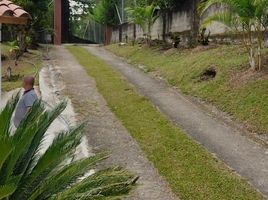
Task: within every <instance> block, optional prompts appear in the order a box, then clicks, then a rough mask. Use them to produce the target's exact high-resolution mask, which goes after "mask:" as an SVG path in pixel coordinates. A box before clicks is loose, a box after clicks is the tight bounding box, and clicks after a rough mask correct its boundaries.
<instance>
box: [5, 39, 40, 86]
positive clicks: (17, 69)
mask: <svg viewBox="0 0 268 200" xmlns="http://www.w3.org/2000/svg"><path fill="white" fill-rule="evenodd" d="M9 49H10V47H9V46H8V45H7V44H2V46H1V50H2V54H3V55H5V57H6V59H5V60H4V61H3V62H2V64H3V71H2V73H3V76H4V77H5V76H6V72H7V68H8V66H11V69H12V76H13V78H12V80H11V81H8V80H7V79H6V78H4V79H3V90H4V91H10V90H13V89H16V88H20V87H21V83H22V79H23V77H24V76H28V75H31V76H34V75H35V74H36V73H37V72H38V71H39V69H40V68H41V63H42V56H41V53H40V51H39V50H29V52H27V53H24V54H23V55H22V56H21V57H20V58H19V60H18V65H17V66H15V64H14V60H10V58H9V56H8V55H9ZM33 64H34V65H35V66H34V65H33ZM37 78H38V77H37ZM36 83H38V81H36Z"/></svg>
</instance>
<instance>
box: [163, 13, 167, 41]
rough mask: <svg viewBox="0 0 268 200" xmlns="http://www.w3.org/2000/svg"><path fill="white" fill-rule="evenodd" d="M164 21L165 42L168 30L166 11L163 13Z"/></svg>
mask: <svg viewBox="0 0 268 200" xmlns="http://www.w3.org/2000/svg"><path fill="white" fill-rule="evenodd" d="M162 19H163V32H162V39H163V41H164V42H165V41H166V29H167V13H166V11H163V15H162Z"/></svg>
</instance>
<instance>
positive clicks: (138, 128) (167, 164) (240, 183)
mask: <svg viewBox="0 0 268 200" xmlns="http://www.w3.org/2000/svg"><path fill="white" fill-rule="evenodd" d="M66 48H67V49H68V50H69V51H70V52H71V53H72V54H73V55H74V56H75V58H76V59H77V60H78V61H79V63H80V64H81V65H82V66H83V67H84V68H85V69H86V71H87V72H88V74H89V75H90V76H92V77H94V78H95V80H96V83H97V87H98V90H99V91H100V93H101V94H102V95H103V96H104V98H105V99H106V101H107V103H108V105H109V107H110V108H111V110H112V111H113V112H114V113H115V114H116V116H117V117H118V118H119V119H120V120H121V121H122V123H123V125H124V126H125V127H126V128H127V129H128V130H129V132H130V133H131V134H132V136H133V137H134V138H135V139H136V140H137V142H138V143H139V145H140V147H141V149H142V150H143V151H144V153H145V154H146V156H147V158H148V159H149V160H150V161H152V162H153V164H154V166H155V167H156V168H157V169H158V171H159V173H160V174H161V175H162V176H163V177H165V178H166V180H167V181H168V182H169V184H170V187H171V188H172V190H173V191H174V193H175V194H176V195H178V196H179V197H180V198H181V199H185V200H191V199H193V200H197V199H198V200H231V199H236V200H256V199H262V197H261V195H260V194H259V193H258V192H257V191H256V190H254V189H253V188H252V187H251V186H250V185H249V184H248V183H247V182H246V181H245V180H243V179H241V178H240V177H238V176H237V175H235V174H234V173H232V172H231V171H230V170H229V169H228V168H227V167H225V166H224V164H223V163H222V162H220V161H218V160H217V159H215V158H214V157H213V156H212V155H211V154H210V153H209V152H208V151H207V150H206V149H205V148H204V147H202V146H201V145H199V144H197V143H196V142H194V141H193V140H191V139H190V138H189V137H188V136H187V135H186V134H185V133H184V132H183V131H181V130H180V129H179V128H177V127H176V126H175V125H173V124H172V122H170V121H169V120H168V119H167V118H166V117H165V116H164V115H163V114H162V113H160V112H159V111H158V110H157V109H156V108H155V107H154V106H153V105H152V104H151V103H150V102H149V101H148V100H147V99H145V98H144V97H143V96H141V95H139V94H138V93H137V92H136V91H135V89H134V87H133V86H132V85H130V84H129V83H127V82H126V81H125V80H124V79H123V78H122V77H121V75H120V74H119V72H117V71H115V70H114V69H112V68H110V67H109V66H108V64H106V63H105V62H104V61H102V60H100V59H99V58H96V57H94V56H93V55H91V54H89V53H88V51H87V50H86V49H84V48H82V47H78V46H68V47H66Z"/></svg>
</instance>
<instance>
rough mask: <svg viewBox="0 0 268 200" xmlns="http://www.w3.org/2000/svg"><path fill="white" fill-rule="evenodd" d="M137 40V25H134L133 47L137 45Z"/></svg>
mask: <svg viewBox="0 0 268 200" xmlns="http://www.w3.org/2000/svg"><path fill="white" fill-rule="evenodd" d="M136 38H137V25H136V24H133V43H132V45H133V46H134V45H135V43H136Z"/></svg>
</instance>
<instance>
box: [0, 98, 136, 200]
mask: <svg viewBox="0 0 268 200" xmlns="http://www.w3.org/2000/svg"><path fill="white" fill-rule="evenodd" d="M18 100H19V95H16V96H15V97H14V98H12V99H11V100H10V101H9V102H8V103H7V105H6V106H5V108H4V109H3V110H2V112H1V113H0V127H1V129H0V199H9V200H44V199H55V200H62V199H68V200H69V199H70V200H71V199H87V200H88V199H94V200H95V199H112V198H113V197H118V196H120V195H125V194H127V193H128V192H129V191H130V190H131V189H132V187H133V185H134V184H135V182H136V180H137V178H136V177H134V176H133V175H132V174H130V173H129V172H127V171H125V170H123V169H121V168H110V169H105V170H100V171H97V172H95V173H94V174H93V175H86V174H87V173H88V172H89V171H90V170H91V169H92V168H93V167H94V166H95V165H96V164H97V162H99V161H101V160H103V159H105V158H107V156H108V155H107V153H101V154H98V155H96V156H93V157H89V158H84V159H82V160H78V161H74V154H75V150H76V147H77V146H78V145H79V144H80V140H81V137H82V135H83V134H82V132H83V125H79V126H78V127H75V128H70V129H69V130H68V131H63V132H60V133H59V134H58V136H56V137H55V139H54V141H53V142H52V144H51V145H50V146H49V147H48V149H47V150H46V152H45V153H43V154H41V153H40V149H41V148H42V142H43V141H44V140H45V138H44V135H45V133H46V131H47V129H48V127H49V126H50V124H51V123H52V122H53V121H54V120H55V119H56V118H57V117H58V116H59V115H60V114H61V112H62V111H63V110H64V109H65V107H66V102H62V103H60V104H59V105H57V106H56V107H55V108H54V109H52V110H47V109H45V106H44V105H43V103H42V102H41V101H38V102H36V103H35V104H34V106H33V108H32V109H31V111H30V112H29V114H28V115H27V117H26V118H25V120H23V121H22V123H21V124H20V126H19V127H18V128H17V130H16V131H15V132H14V133H11V131H10V129H11V118H12V113H13V112H14V109H15V108H16V105H17V102H18Z"/></svg>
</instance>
